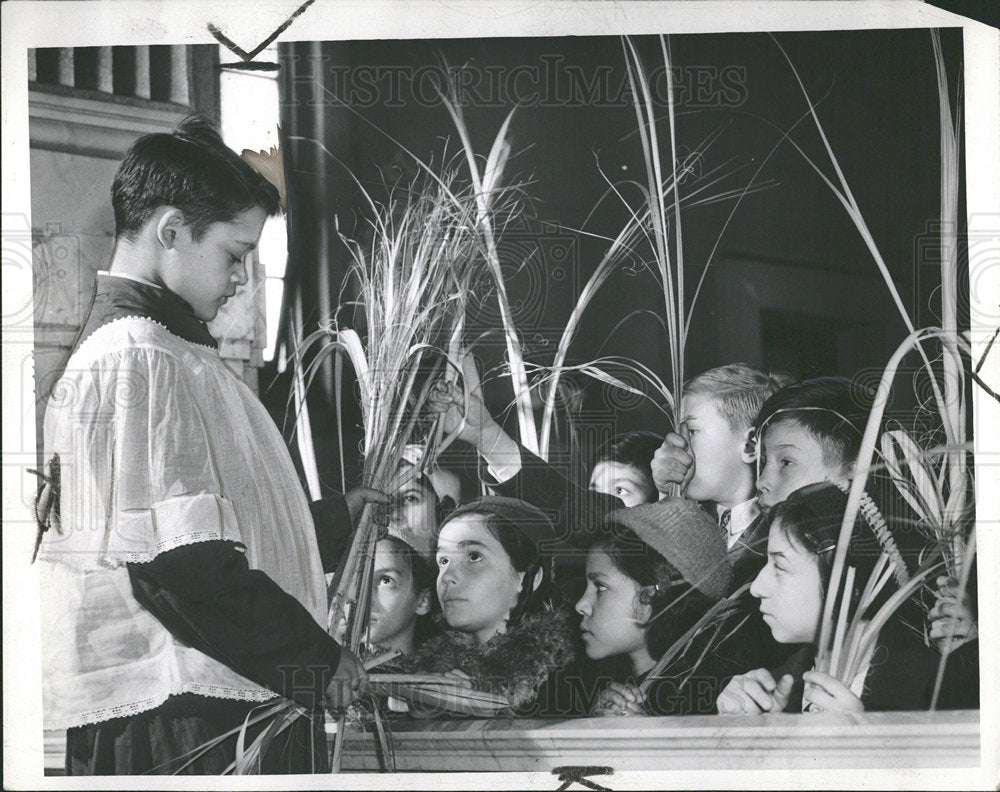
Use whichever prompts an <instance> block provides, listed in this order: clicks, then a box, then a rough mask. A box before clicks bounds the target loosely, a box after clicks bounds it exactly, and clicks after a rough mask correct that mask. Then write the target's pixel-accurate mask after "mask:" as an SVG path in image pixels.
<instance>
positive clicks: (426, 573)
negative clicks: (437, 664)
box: [380, 535, 438, 644]
mask: <svg viewBox="0 0 1000 792" xmlns="http://www.w3.org/2000/svg"><path fill="white" fill-rule="evenodd" d="M380 541H383V542H389V544H390V545H392V553H393V555H395V556H397V557H398V558H405V559H406V563H407V565H408V566H409V569H410V585H411V587H412V588H411V591H412V592H413V593H414V594H415V595H416V596H418V597H419V596H420V594H421V593H423V592H425V591H426V592H427V595H428V597H429V601H430V605H431V607H430V610H429V611H428V612H427V613H423V614H417V619H416V622H415V624H414V628H413V642H414V644H420V643H422V642H423V641H425V640H427V639H428V638H430V637H431V636H432V635H434V634H435V633H436V632H437V629H436V627H435V625H434V620H435V612H436V611H437V609H438V603H437V596H436V591H435V589H434V581H435V579H436V577H437V576H436V575H435V571H434V568H433V567H432V566H431V564H430V563H429V562H428V561H427V560H426V559H425V558H424V557H423V556H422V555H420V553H418V552H417V551H416V550H415V549H414V548H412V547H411V546H410V545H409V544H407V543H406V542H404V541H403V540H402V539H400V538H399V537H398V536H392V535H389V536H385V537H383V538H382V539H381V540H380Z"/></svg>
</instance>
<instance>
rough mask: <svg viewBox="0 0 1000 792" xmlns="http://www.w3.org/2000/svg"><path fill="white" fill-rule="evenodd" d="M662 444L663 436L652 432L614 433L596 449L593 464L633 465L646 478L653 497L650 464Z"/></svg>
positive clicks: (653, 488) (653, 486)
mask: <svg viewBox="0 0 1000 792" xmlns="http://www.w3.org/2000/svg"><path fill="white" fill-rule="evenodd" d="M662 444H663V438H662V437H660V436H659V435H655V434H653V433H652V432H625V433H624V434H620V435H615V436H614V437H612V438H611V439H610V440H609V441H608V442H607V443H605V444H604V445H603V446H601V447H600V449H598V451H597V457H596V458H595V459H594V465H597V464H598V463H600V462H617V463H619V464H621V465H630V466H632V467H634V468H635V469H636V470H638V471H639V472H640V473H642V474H643V476H644V477H645V478H646V480H647V484H648V487H649V489H650V490H651V492H652V493H653V495H654V497H655V493H656V485H655V484H654V483H653V473H652V471H651V470H650V465H651V464H652V462H653V454H655V453H656V449H657V448H659V447H660V446H661V445H662Z"/></svg>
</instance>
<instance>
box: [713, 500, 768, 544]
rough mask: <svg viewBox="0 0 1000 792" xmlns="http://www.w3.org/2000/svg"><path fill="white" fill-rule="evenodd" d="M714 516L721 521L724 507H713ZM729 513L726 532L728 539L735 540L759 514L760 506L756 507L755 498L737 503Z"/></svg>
mask: <svg viewBox="0 0 1000 792" xmlns="http://www.w3.org/2000/svg"><path fill="white" fill-rule="evenodd" d="M715 511H716V516H717V517H718V518H719V519H720V520H721V518H722V513H723V512H724V511H726V508H725V507H724V506H719V505H718V504H716V506H715ZM728 511H729V525H728V527H727V528H726V531H727V532H728V533H729V536H730V538H735V537H737V536H739V535H740V534H742V533H743V532H744V531H745V530H746V529H747V528H748V527H749V526H750V523H752V522H753V521H754V520H755V519H756V518H757V516H758V515H759V514H760V506H758V505H757V498H755V497H754V498H751V499H750V500H747V501H743V503H737V504H736V505H735V506H733V507H732V508H731V509H729V510H728Z"/></svg>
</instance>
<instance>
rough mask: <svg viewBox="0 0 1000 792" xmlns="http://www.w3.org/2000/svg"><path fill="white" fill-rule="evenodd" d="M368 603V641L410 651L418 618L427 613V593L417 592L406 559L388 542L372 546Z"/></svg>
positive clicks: (428, 591)
mask: <svg viewBox="0 0 1000 792" xmlns="http://www.w3.org/2000/svg"><path fill="white" fill-rule="evenodd" d="M371 603H372V604H371V617H370V618H369V619H368V642H369V643H373V644H381V645H384V646H388V647H389V648H390V649H399V650H401V651H403V652H410V651H412V650H413V628H414V625H416V622H417V616H420V615H422V614H424V613H427V612H428V611H429V610H430V590H428V589H425V590H424V591H417V590H416V586H415V582H414V579H413V572H412V570H411V569H410V562H409V559H407V558H406V556H405V555H403V553H401V552H399V551H398V549H397V548H396V546H395V544H394V543H393V542H392V541H390V540H386V539H383V540H382V541H380V542H379V543H378V544H377V545H376V546H375V577H374V578H373V580H372V600H371Z"/></svg>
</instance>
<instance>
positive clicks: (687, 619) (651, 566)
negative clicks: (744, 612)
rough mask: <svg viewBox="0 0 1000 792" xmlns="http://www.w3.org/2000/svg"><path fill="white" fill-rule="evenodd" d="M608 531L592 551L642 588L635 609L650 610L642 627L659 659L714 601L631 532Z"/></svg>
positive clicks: (614, 525)
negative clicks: (648, 618)
mask: <svg viewBox="0 0 1000 792" xmlns="http://www.w3.org/2000/svg"><path fill="white" fill-rule="evenodd" d="M606 530H607V531H608V534H607V535H605V536H602V537H600V538H599V539H597V540H596V541H595V542H594V543H593V544H592V545H591V549H593V550H601V551H602V552H605V553H607V554H608V557H609V558H610V559H611V563H612V564H614V566H615V568H616V569H617V570H618V571H619V572H621V573H622V574H623V575H626V576H628V577H630V578H631V579H632V580H634V581H635V582H636V583H638V584H639V585H640V586H642V589H641V590H640V591H639V594H638V602H637V603H636V606H639V605H649V607H650V620H649V621H648V622H647V623H645V624H643V625H641V626H643V627H645V628H646V648H647V649H648V650H649V654H650V656H651V657H652V658H653V659H654V660H655V659H659V658H660V657H662V656H663V654H664V652H666V651H667V649H669V648H670V647H671V646H673V644H674V643H675V642H676V641H677V640H678V639H679V638H680V637H681V636H682V635H684V633H686V632H687V631H688V630H690V629H691V628H692V627H693V626H694V625H695V623H696V622H697V621H698V619H700V618H701V617H702V616H703V615H704V614H705V612H706V611H707V610H708V609H709V608H711V607H712V605H713V604H714V600H712V599H711V598H710V597H708V596H707V595H706V594H703V593H702V592H700V591H698V589H696V588H694V587H693V586H692V585H691V584H690V583H688V582H687V581H686V580H685V579H684V577H683V576H682V575H681V573H680V572H678V571H677V570H676V569H675V568H674V567H673V565H672V564H670V562H669V561H667V560H666V559H665V558H664V557H663V556H662V555H660V554H659V553H658V552H656V551H655V550H654V549H653V548H651V547H650V546H649V545H647V544H646V543H645V542H643V541H642V540H641V539H640V538H639V537H638V536H637V535H636V533H635V532H634V531H632V530H631V529H630V528H626V527H625V526H624V525H619V524H617V523H611V524H610V525H609V526H607V529H606Z"/></svg>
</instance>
